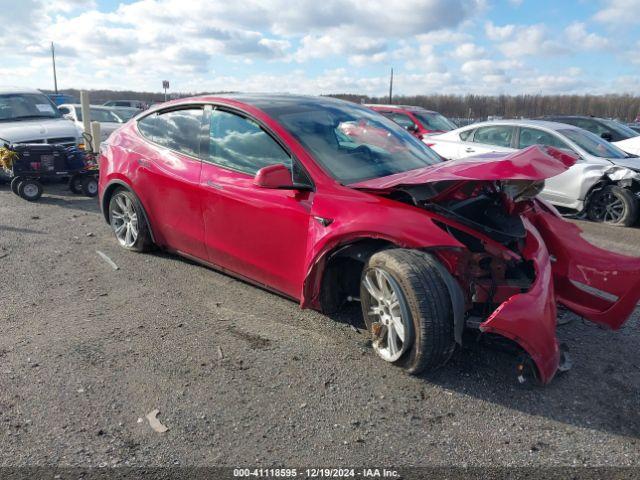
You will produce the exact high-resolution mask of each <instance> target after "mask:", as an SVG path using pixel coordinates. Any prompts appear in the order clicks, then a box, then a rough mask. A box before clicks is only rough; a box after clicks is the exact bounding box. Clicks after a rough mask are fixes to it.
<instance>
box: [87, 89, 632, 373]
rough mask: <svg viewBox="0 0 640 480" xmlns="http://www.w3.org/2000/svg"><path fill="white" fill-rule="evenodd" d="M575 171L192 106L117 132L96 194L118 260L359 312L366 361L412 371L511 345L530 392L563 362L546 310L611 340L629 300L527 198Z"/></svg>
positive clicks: (560, 159)
mask: <svg viewBox="0 0 640 480" xmlns="http://www.w3.org/2000/svg"><path fill="white" fill-rule="evenodd" d="M353 125H358V129H357V131H358V132H360V133H362V132H365V131H366V132H371V134H369V133H367V134H366V135H365V134H358V135H353V136H352V135H350V132H351V131H352V130H353V127H352V126H353ZM371 139H373V140H371ZM575 161H576V159H575V158H574V157H572V156H570V155H567V154H565V153H563V152H561V151H559V150H554V149H551V148H541V147H531V148H529V149H527V150H522V151H519V152H517V153H514V154H510V155H508V156H498V155H493V156H488V157H482V158H471V159H464V160H459V161H452V162H442V161H441V160H440V158H439V157H438V156H437V155H436V154H435V153H434V152H433V151H431V150H430V149H429V148H428V147H427V146H425V145H424V144H423V143H422V142H420V141H418V140H417V139H415V138H414V137H413V136H412V135H411V134H410V133H408V132H407V131H406V130H404V129H403V128H402V127H400V126H398V125H397V124H395V123H394V122H392V121H391V120H388V119H386V118H385V117H383V116H382V115H380V114H378V113H376V112H373V111H371V110H369V109H367V108H364V107H361V106H358V105H355V104H352V103H348V102H343V101H339V100H335V99H330V98H315V97H303V96H285V95H230V96H215V97H213V96H210V97H209V96H204V97H197V98H190V99H182V100H178V101H174V102H170V103H167V104H163V105H160V106H158V107H156V108H155V109H153V110H151V111H148V112H145V114H144V115H141V116H138V117H136V118H135V119H133V120H131V121H130V122H129V123H128V124H127V125H125V126H124V127H123V128H121V129H119V130H118V131H117V132H115V133H114V134H113V135H112V136H111V137H110V138H109V140H108V141H107V143H105V144H104V145H103V147H102V152H101V158H100V169H101V170H100V191H99V193H100V203H101V206H102V209H103V212H104V217H105V219H106V221H107V222H108V223H109V224H110V225H111V228H112V229H113V232H114V234H115V237H116V238H117V241H118V242H119V244H120V245H121V246H122V247H124V248H126V249H128V250H134V251H145V250H148V249H149V248H151V247H152V246H153V245H155V246H157V247H160V248H163V249H166V250H168V251H171V252H175V253H177V254H179V255H182V256H184V257H187V258H190V259H193V260H196V261H198V262H201V263H203V264H205V265H209V266H211V267H214V268H216V269H218V270H222V271H224V272H227V273H229V274H231V275H234V276H237V277H239V278H241V279H244V280H246V281H249V282H252V283H254V284H257V285H260V286H262V287H264V288H267V289H270V290H272V291H274V292H277V293H279V294H281V295H284V296H286V297H289V298H291V299H293V300H295V301H297V302H299V303H300V305H301V306H302V307H304V308H314V309H318V310H320V311H323V312H327V313H329V312H334V311H336V310H338V309H340V308H341V307H342V306H344V304H345V302H347V301H348V300H354V299H355V300H359V301H360V303H361V305H362V314H363V316H364V320H365V323H366V325H367V328H368V330H369V332H370V335H371V339H372V346H373V349H374V351H375V352H376V353H377V354H378V355H379V356H380V357H381V358H382V359H383V360H385V361H387V362H390V363H393V364H395V365H398V366H400V367H402V368H404V369H406V370H407V371H408V372H410V373H418V372H421V371H423V370H427V369H434V368H437V367H438V366H440V365H442V364H444V363H445V362H447V360H448V359H449V358H450V356H451V354H452V352H453V351H454V349H455V347H456V344H460V343H462V341H463V332H464V331H465V330H475V331H477V332H480V333H482V335H485V336H495V337H498V338H502V339H507V340H508V342H509V343H510V344H514V345H517V347H518V349H519V351H521V352H522V354H523V355H526V358H528V359H530V363H531V365H533V370H534V372H535V374H536V376H537V377H538V379H539V380H540V381H542V382H543V383H544V382H548V381H550V380H551V379H552V378H553V376H554V374H555V373H556V372H557V371H558V368H559V366H560V365H561V357H562V354H561V353H562V352H561V350H560V348H559V344H558V340H557V337H556V309H557V305H558V304H561V305H563V306H564V307H566V308H567V309H569V310H571V311H573V312H575V313H577V314H578V315H580V316H582V317H584V318H586V319H589V320H591V321H593V322H596V323H598V324H600V325H603V326H605V327H609V328H612V329H618V328H620V326H621V325H622V324H623V323H624V322H625V320H626V319H627V318H628V317H629V316H630V315H631V313H632V312H633V310H634V308H635V306H636V304H637V303H638V300H639V298H640V259H637V258H631V257H626V256H622V255H618V254H615V253H612V252H609V251H606V250H602V249H600V248H597V247H595V246H593V245H591V244H590V243H588V242H587V241H585V240H584V239H583V238H582V237H581V234H580V230H579V228H578V227H577V226H575V225H573V224H571V223H569V222H567V221H565V220H563V219H562V218H561V217H560V216H559V215H558V213H557V212H556V211H555V209H554V208H553V207H552V206H550V205H549V204H547V203H545V202H543V201H541V200H540V199H538V198H536V195H537V193H538V192H539V191H540V190H541V189H542V187H543V185H544V180H545V179H546V178H550V177H553V176H555V175H557V174H559V173H561V172H563V171H565V170H566V169H567V168H568V167H569V166H571V165H572V164H573V162H575Z"/></svg>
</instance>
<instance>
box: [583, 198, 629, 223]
mask: <svg viewBox="0 0 640 480" xmlns="http://www.w3.org/2000/svg"><path fill="white" fill-rule="evenodd" d="M591 208H592V212H593V217H594V218H596V219H597V220H599V221H601V222H604V223H618V222H620V220H621V219H622V218H623V217H624V214H625V210H626V207H625V204H624V202H623V201H622V199H621V198H620V197H618V196H617V195H615V194H614V193H612V192H606V193H602V194H600V195H598V197H597V198H594V199H593V205H592V207H591Z"/></svg>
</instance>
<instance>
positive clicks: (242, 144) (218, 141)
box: [205, 110, 291, 175]
mask: <svg viewBox="0 0 640 480" xmlns="http://www.w3.org/2000/svg"><path fill="white" fill-rule="evenodd" d="M209 132H210V133H209V156H208V159H207V158H205V159H206V160H208V161H209V162H211V163H215V164H217V165H220V166H221V167H226V168H230V169H232V170H239V171H240V172H244V173H247V174H249V175H255V174H256V173H257V172H258V170H260V169H261V168H263V167H266V166H269V165H277V164H282V165H285V166H287V167H288V168H289V170H291V157H289V155H288V154H287V152H285V151H284V150H283V149H282V147H281V146H280V145H279V144H278V142H276V141H275V140H274V139H273V138H272V137H271V136H270V135H269V134H268V133H267V132H265V131H264V130H263V129H262V128H261V127H260V125H258V124H257V123H256V122H254V121H252V120H251V119H248V118H244V117H241V116H240V115H236V114H234V113H229V112H225V111H223V110H214V111H213V112H211V123H210V128H209Z"/></svg>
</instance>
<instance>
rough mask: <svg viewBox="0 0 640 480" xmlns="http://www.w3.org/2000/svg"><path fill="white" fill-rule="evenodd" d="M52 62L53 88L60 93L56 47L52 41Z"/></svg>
mask: <svg viewBox="0 0 640 480" xmlns="http://www.w3.org/2000/svg"><path fill="white" fill-rule="evenodd" d="M51 63H52V64H53V88H54V90H55V92H56V95H57V94H58V77H57V75H56V49H55V47H54V46H53V42H51Z"/></svg>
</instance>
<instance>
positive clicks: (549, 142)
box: [518, 127, 571, 150]
mask: <svg viewBox="0 0 640 480" xmlns="http://www.w3.org/2000/svg"><path fill="white" fill-rule="evenodd" d="M532 145H545V146H547V147H555V148H560V149H562V150H571V148H570V147H569V145H567V144H566V143H564V142H563V141H562V140H560V139H559V138H557V137H556V136H555V135H552V134H550V133H548V132H545V131H543V130H538V129H537V128H526V127H521V128H520V140H519V142H518V148H527V147H530V146H532Z"/></svg>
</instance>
